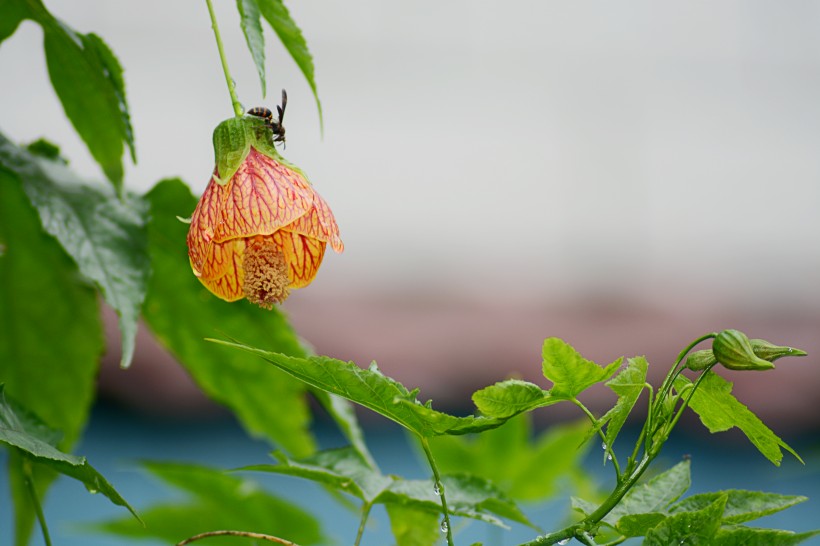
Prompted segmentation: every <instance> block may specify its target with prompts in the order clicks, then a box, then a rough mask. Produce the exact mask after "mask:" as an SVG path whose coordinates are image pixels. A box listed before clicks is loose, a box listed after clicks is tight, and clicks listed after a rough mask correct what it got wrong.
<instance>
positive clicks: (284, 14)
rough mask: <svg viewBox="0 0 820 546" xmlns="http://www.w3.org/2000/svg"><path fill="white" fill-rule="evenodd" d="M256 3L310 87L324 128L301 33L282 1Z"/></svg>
mask: <svg viewBox="0 0 820 546" xmlns="http://www.w3.org/2000/svg"><path fill="white" fill-rule="evenodd" d="M256 3H257V6H258V7H259V12H260V13H261V14H262V16H263V17H264V18H265V19H266V20H267V21H268V23H269V24H270V26H271V28H273V30H274V32H276V35H277V36H279V39H280V40H282V44H283V45H284V46H285V49H287V50H288V53H290V56H291V57H292V58H293V60H294V61H295V62H296V65H297V66H298V67H299V69H300V70H301V71H302V74H303V75H304V76H305V79H306V80H307V82H308V85H310V90H311V91H312V92H313V98H314V99H316V108H317V109H318V110H319V124H320V125H321V126H324V122H323V121H322V103H321V102H319V94H318V93H317V91H316V79H315V77H314V74H313V57H312V56H311V54H310V51H309V50H308V46H307V42H306V41H305V37H304V36H302V31H301V30H300V29H299V27H298V26H297V25H296V22H295V21H294V20H293V18H291V16H290V13H289V12H288V8H286V7H285V4H284V3H283V2H282V0H256Z"/></svg>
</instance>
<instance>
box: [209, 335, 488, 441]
mask: <svg viewBox="0 0 820 546" xmlns="http://www.w3.org/2000/svg"><path fill="white" fill-rule="evenodd" d="M210 341H213V342H214V343H217V344H220V345H225V346H227V347H233V348H236V349H242V350H243V351H247V352H249V353H252V354H255V355H257V356H260V357H262V358H264V359H265V360H267V361H268V362H270V363H271V364H273V365H274V366H276V367H277V368H279V369H281V370H283V371H285V372H287V373H289V374H291V375H292V376H294V377H296V378H297V379H299V380H301V381H304V382H305V383H307V384H308V385H312V386H313V387H316V388H318V389H322V390H323V391H326V392H329V393H331V394H335V395H338V396H341V397H343V398H346V399H348V400H350V401H352V402H355V403H357V404H360V405H362V406H364V407H366V408H369V409H371V410H373V411H375V412H377V413H379V414H381V415H383V416H385V417H387V418H388V419H390V420H392V421H395V422H396V423H398V424H400V425H401V426H403V427H405V428H406V429H408V430H410V431H411V432H414V433H416V434H418V435H419V436H421V437H424V438H429V437H432V436H437V435H439V434H467V433H469V432H480V431H482V430H487V429H489V428H494V427H497V426H499V425H501V424H502V423H503V422H504V421H503V420H501V419H491V418H487V417H474V416H469V417H456V416H454V415H449V414H447V413H442V412H440V411H436V410H434V409H432V408H431V407H429V406H426V405H423V404H422V403H421V402H419V401H418V400H417V399H416V395H417V394H418V390H414V391H412V392H411V391H408V390H407V388H406V387H405V386H404V385H402V384H401V383H399V382H398V381H395V380H394V379H391V378H389V377H387V376H386V375H384V374H382V373H381V372H380V371H379V369H378V367H377V366H376V365H375V363H373V364H372V365H371V366H370V369H367V370H363V369H362V368H359V367H358V366H357V365H356V364H354V363H353V362H344V361H342V360H336V359H335V358H330V357H326V356H313V357H308V358H295V357H291V356H287V355H284V354H281V353H275V352H271V351H265V350H263V349H257V348H255V347H251V346H249V345H245V344H242V343H235V342H230V341H222V340H218V339H211V340H210Z"/></svg>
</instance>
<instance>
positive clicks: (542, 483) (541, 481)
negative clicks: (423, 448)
mask: <svg viewBox="0 0 820 546" xmlns="http://www.w3.org/2000/svg"><path fill="white" fill-rule="evenodd" d="M530 421H531V418H530V416H529V415H528V414H525V415H519V416H516V417H514V418H512V419H510V420H509V421H507V423H505V424H504V425H503V426H501V427H498V428H496V429H493V430H489V431H487V432H484V433H482V434H479V435H476V436H475V437H467V436H437V437H435V438H431V440H430V446H431V449H432V451H433V453H435V456H436V464H437V465H438V467H439V469H440V471H441V472H442V473H444V474H448V473H456V472H466V473H469V474H473V475H476V476H481V477H482V478H486V479H488V480H490V481H491V482H492V483H494V484H495V485H496V486H497V487H498V488H499V489H500V490H501V491H503V492H504V493H505V494H506V495H508V496H509V497H510V498H512V499H516V500H526V501H539V500H544V499H546V498H549V497H550V496H552V495H554V494H555V493H556V492H557V491H558V490H559V488H560V487H561V486H563V485H567V483H566V481H568V480H571V479H573V478H574V479H580V478H581V477H582V476H583V471H582V467H581V462H582V460H583V457H584V455H585V454H586V453H587V451H588V448H589V445H590V444H584V443H583V441H582V440H583V438H584V436H585V434H586V431H587V430H588V429H589V423H588V422H587V421H580V422H577V423H570V424H561V425H553V426H551V427H550V428H549V429H547V430H546V431H545V432H544V433H543V434H541V435H540V436H538V437H537V438H535V439H531V438H530V432H531V426H530ZM544 461H549V464H544Z"/></svg>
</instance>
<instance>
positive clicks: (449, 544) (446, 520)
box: [421, 437, 453, 546]
mask: <svg viewBox="0 0 820 546" xmlns="http://www.w3.org/2000/svg"><path fill="white" fill-rule="evenodd" d="M421 447H422V448H423V449H424V454H425V455H426V456H427V462H428V463H430V468H431V469H432V470H433V479H434V480H435V482H436V488H437V491H438V494H439V495H440V496H441V509H442V510H443V511H444V524H445V525H446V526H447V546H453V526H452V525H451V524H450V512H449V511H448V510H447V495H446V492H445V491H444V484H442V483H441V475H440V474H439V472H438V466H437V465H436V460H435V459H434V458H433V452H432V451H430V444H429V443H428V442H427V438H424V437H422V438H421Z"/></svg>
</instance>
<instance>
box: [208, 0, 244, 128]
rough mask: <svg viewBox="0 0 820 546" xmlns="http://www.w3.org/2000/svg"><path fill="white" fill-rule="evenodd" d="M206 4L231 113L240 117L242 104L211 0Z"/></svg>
mask: <svg viewBox="0 0 820 546" xmlns="http://www.w3.org/2000/svg"><path fill="white" fill-rule="evenodd" d="M205 3H206V4H208V13H209V14H210V16H211V28H213V29H214V37H215V38H216V47H217V49H218V50H219V60H220V61H221V62H222V71H223V72H224V73H225V81H226V82H227V84H228V93H230V95H231V104H233V113H234V114H235V115H236V117H241V116H242V114H243V112H242V104H241V103H240V102H239V99H238V98H237V96H236V85H235V84H234V82H233V78H231V71H230V70H229V69H228V59H226V58H225V49H224V48H223V47H222V37H221V36H220V35H219V25H217V24H216V14H215V13H214V6H213V4H211V0H205Z"/></svg>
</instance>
